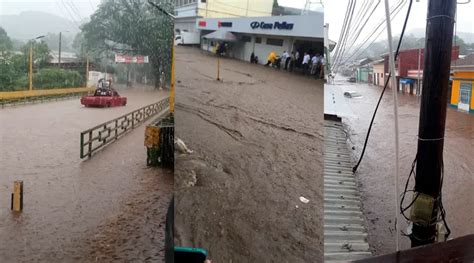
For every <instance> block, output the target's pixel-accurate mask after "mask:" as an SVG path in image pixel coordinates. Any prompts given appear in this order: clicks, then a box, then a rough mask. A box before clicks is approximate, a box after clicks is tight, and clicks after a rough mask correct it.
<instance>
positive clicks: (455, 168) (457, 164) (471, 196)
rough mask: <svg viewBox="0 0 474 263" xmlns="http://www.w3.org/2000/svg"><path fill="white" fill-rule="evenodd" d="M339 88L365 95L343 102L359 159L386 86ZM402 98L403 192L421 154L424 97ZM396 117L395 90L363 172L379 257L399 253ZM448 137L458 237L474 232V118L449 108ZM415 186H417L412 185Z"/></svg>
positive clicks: (448, 177)
mask: <svg viewBox="0 0 474 263" xmlns="http://www.w3.org/2000/svg"><path fill="white" fill-rule="evenodd" d="M336 86H338V87H339V88H340V89H342V90H343V91H348V90H354V91H357V92H359V93H361V94H362V96H363V98H361V99H348V98H345V99H344V100H345V102H346V103H347V104H348V105H349V109H350V111H351V112H350V113H349V114H347V116H345V117H343V122H344V123H345V124H346V125H347V126H348V129H349V131H350V138H351V141H352V143H353V144H354V146H355V151H354V156H355V158H356V159H357V158H358V157H359V156H360V152H361V150H362V146H363V143H364V139H365V136H366V132H367V129H368V125H369V123H370V119H371V116H372V113H373V110H374V108H375V104H376V102H377V99H378V97H379V95H380V92H381V90H382V88H381V87H376V86H371V85H365V84H352V83H347V82H345V81H342V80H340V81H337V82H336ZM398 100H399V109H398V110H399V136H400V137H399V138H400V191H402V190H403V187H404V184H405V182H406V179H407V177H408V174H409V173H410V168H411V164H412V162H413V159H414V157H415V154H416V148H417V135H418V122H419V118H418V117H419V104H420V98H419V97H416V96H413V95H409V94H403V93H399V95H398ZM393 116H394V115H393V100H392V91H391V90H387V92H386V93H385V95H384V98H383V100H382V103H381V105H380V108H379V112H378V114H377V117H376V119H375V123H374V126H373V128H372V133H371V136H370V139H369V143H368V147H367V150H366V153H365V157H364V159H363V161H362V163H361V165H360V167H359V171H358V177H359V178H360V182H361V190H362V195H363V205H364V214H365V217H366V219H367V224H368V231H369V242H370V244H371V246H372V247H373V249H374V251H375V253H376V254H383V253H389V252H393V251H394V249H395V236H394V228H393V227H394V209H395V204H394V198H395V187H394V179H393V178H394V166H395V165H394V163H395V153H394V148H395V147H394V145H395V143H394V121H393V120H394V118H393ZM445 136H446V137H445V143H444V185H443V203H444V207H445V209H446V212H447V221H448V224H449V226H450V228H451V230H452V234H451V236H450V237H452V238H455V237H459V236H463V235H466V234H472V233H474V203H473V202H472V201H473V200H474V192H473V190H472V189H473V188H474V177H473V174H474V172H473V171H474V162H473V161H474V147H473V143H474V115H473V114H468V113H463V112H458V111H457V110H455V109H452V108H449V107H448V109H447V119H446V135H445ZM412 180H413V178H412ZM410 186H413V182H412V183H411V184H410ZM409 196H410V195H409ZM400 219H402V217H401V216H400ZM400 226H401V230H402V231H405V230H406V224H405V222H404V220H403V222H402V223H401V224H400ZM400 239H401V240H402V248H408V247H409V246H410V242H409V239H408V238H407V237H400Z"/></svg>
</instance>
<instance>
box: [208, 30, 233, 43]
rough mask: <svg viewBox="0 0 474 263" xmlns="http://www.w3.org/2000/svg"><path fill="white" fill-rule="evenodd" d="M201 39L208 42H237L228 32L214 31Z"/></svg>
mask: <svg viewBox="0 0 474 263" xmlns="http://www.w3.org/2000/svg"><path fill="white" fill-rule="evenodd" d="M202 38H204V39H210V40H223V41H229V42H232V41H237V37H236V36H235V35H234V34H232V33H231V32H229V31H224V30H216V31H214V32H212V33H209V34H207V35H205V36H203V37H202Z"/></svg>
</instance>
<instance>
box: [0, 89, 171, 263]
mask: <svg viewBox="0 0 474 263" xmlns="http://www.w3.org/2000/svg"><path fill="white" fill-rule="evenodd" d="M119 92H120V93H121V95H123V96H126V97H128V102H129V103H128V104H127V106H125V107H113V108H85V107H83V106H81V105H80V102H79V99H71V100H65V101H59V102H49V103H44V104H35V105H26V106H16V107H7V108H4V109H1V110H0V123H1V125H2V126H0V148H1V149H2V151H1V153H0V167H1V168H0V173H1V176H0V195H1V198H0V262H31V261H44V262H58V261H63V262H64V261H67V262H70V261H77V262H90V261H96V260H99V261H101V260H102V261H104V260H106V261H110V260H112V259H115V260H118V259H122V260H145V259H148V260H150V259H154V260H158V261H159V260H161V259H162V257H163V232H164V230H163V229H164V214H165V212H166V208H167V205H168V202H169V200H170V196H171V193H172V191H173V177H172V174H171V173H170V172H167V171H163V170H160V169H152V168H148V167H147V166H146V149H145V147H144V146H143V134H144V128H145V126H144V125H142V126H140V127H138V128H136V129H135V130H133V131H131V132H130V133H129V134H127V135H125V136H124V137H123V138H121V139H120V140H119V141H117V142H116V143H113V144H111V145H109V146H108V147H106V148H104V149H103V150H102V151H99V152H98V153H97V154H96V155H94V156H93V157H92V158H91V159H90V160H81V159H80V158H79V139H80V136H79V134H80V132H81V131H83V130H86V129H88V128H91V127H93V126H95V125H97V124H100V123H102V122H105V121H107V120H110V119H113V118H116V117H119V116H121V115H123V114H125V113H128V112H130V111H133V110H134V109H138V108H140V107H143V106H145V105H148V104H151V103H153V102H156V101H158V100H160V99H161V98H164V97H165V96H167V93H166V92H153V91H151V89H145V88H137V89H132V90H124V91H120V90H119ZM15 180H23V182H24V210H23V212H22V213H21V214H14V213H12V212H11V211H10V194H11V192H12V187H13V181H15Z"/></svg>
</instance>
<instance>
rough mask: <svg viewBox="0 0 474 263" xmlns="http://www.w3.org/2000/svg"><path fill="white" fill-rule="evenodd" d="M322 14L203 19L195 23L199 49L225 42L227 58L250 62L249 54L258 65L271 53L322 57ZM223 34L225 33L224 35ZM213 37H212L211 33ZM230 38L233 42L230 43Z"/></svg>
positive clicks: (209, 47)
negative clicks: (225, 36) (307, 54)
mask: <svg viewBox="0 0 474 263" xmlns="http://www.w3.org/2000/svg"><path fill="white" fill-rule="evenodd" d="M323 23H324V15H323V13H313V14H311V15H304V16H300V15H291V16H265V17H242V18H207V19H204V18H203V19H198V20H197V21H196V29H198V30H200V31H201V37H202V41H201V48H202V49H204V50H208V51H214V47H215V46H216V44H217V42H226V43H227V44H228V46H229V56H231V57H234V58H237V59H241V60H246V61H249V60H250V55H251V54H252V52H254V54H255V55H256V56H258V58H259V63H262V64H264V63H266V59H267V56H268V54H269V53H270V52H271V51H273V52H276V53H277V54H279V55H281V54H282V53H283V52H284V51H285V50H286V51H288V52H289V53H291V51H295V52H296V51H299V52H300V54H301V56H302V54H303V52H308V51H309V52H311V53H319V54H324V25H323ZM213 32H216V33H220V34H219V35H229V34H228V33H231V35H234V37H231V38H229V39H206V35H208V34H210V33H213ZM224 33H226V34H224ZM214 35H215V34H214ZM233 38H234V40H233Z"/></svg>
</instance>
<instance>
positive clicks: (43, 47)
mask: <svg viewBox="0 0 474 263" xmlns="http://www.w3.org/2000/svg"><path fill="white" fill-rule="evenodd" d="M30 46H31V47H32V48H33V62H34V64H35V66H37V67H43V66H45V64H47V63H48V62H49V61H50V60H51V58H52V57H51V55H50V52H51V50H50V49H49V47H48V45H47V44H46V42H44V41H41V42H39V43H37V42H36V41H34V40H30V41H28V42H27V43H26V44H25V45H24V46H23V47H21V52H22V53H23V54H24V55H25V56H26V57H28V56H29V53H30Z"/></svg>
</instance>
